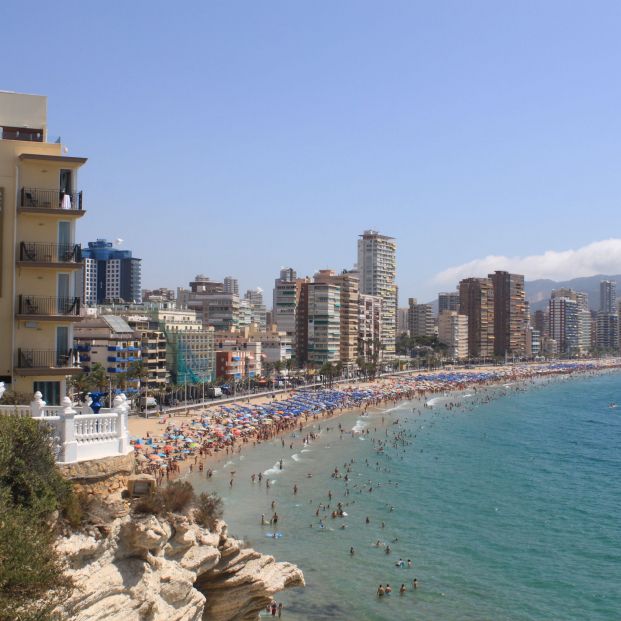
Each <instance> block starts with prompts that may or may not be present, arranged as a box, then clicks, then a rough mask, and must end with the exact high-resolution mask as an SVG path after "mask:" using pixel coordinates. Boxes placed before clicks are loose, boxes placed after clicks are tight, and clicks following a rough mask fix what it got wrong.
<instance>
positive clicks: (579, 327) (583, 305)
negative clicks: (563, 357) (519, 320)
mask: <svg viewBox="0 0 621 621" xmlns="http://www.w3.org/2000/svg"><path fill="white" fill-rule="evenodd" d="M550 297H551V298H552V299H555V298H567V299H568V300H572V301H573V302H575V303H576V309H575V315H576V319H575V321H576V327H575V330H576V331H577V339H578V341H577V345H576V346H575V347H574V346H573V345H572V343H571V342H569V347H570V349H569V350H568V349H567V346H568V342H567V341H566V340H564V339H562V338H560V333H559V332H558V330H559V325H558V322H559V317H562V315H559V312H560V311H559V312H557V313H556V316H555V317H554V321H555V322H556V323H555V328H554V329H555V330H557V336H556V337H554V336H553V335H552V334H551V333H550V336H553V338H555V340H556V341H557V343H558V347H559V353H564V354H586V353H588V352H589V351H590V350H591V347H592V344H591V324H592V320H591V311H590V310H589V296H588V294H586V293H583V292H582V291H574V290H573V289H570V288H568V287H562V288H560V289H555V290H554V291H552V293H551V294H550ZM569 314H570V324H569V325H568V328H567V329H566V330H567V331H568V334H569V335H570V341H571V338H572V334H573V331H574V326H573V325H571V322H572V321H573V310H571V309H570V312H569ZM563 329H564V330H565V328H563ZM550 330H551V328H550Z"/></svg>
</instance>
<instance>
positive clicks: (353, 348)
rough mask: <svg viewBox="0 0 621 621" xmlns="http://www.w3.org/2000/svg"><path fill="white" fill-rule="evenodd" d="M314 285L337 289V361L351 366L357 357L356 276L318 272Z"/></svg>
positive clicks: (329, 271)
mask: <svg viewBox="0 0 621 621" xmlns="http://www.w3.org/2000/svg"><path fill="white" fill-rule="evenodd" d="M313 280H314V282H316V283H331V284H333V285H336V286H338V287H339V296H340V297H339V304H340V310H339V317H340V327H339V360H340V361H341V362H342V363H343V365H345V366H347V365H349V366H352V367H353V365H354V364H355V363H356V358H357V357H358V303H359V302H358V297H359V295H360V292H359V290H358V286H359V282H358V274H357V273H356V272H348V271H343V272H342V273H340V274H337V273H336V272H334V271H333V270H320V271H319V272H317V273H316V274H315V276H314V278H313Z"/></svg>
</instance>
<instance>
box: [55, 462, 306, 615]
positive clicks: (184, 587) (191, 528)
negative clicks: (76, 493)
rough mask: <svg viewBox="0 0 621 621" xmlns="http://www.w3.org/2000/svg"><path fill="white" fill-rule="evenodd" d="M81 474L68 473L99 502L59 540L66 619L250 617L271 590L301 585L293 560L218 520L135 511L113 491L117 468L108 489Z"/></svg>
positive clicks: (268, 598)
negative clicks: (206, 524)
mask: <svg viewBox="0 0 621 621" xmlns="http://www.w3.org/2000/svg"><path fill="white" fill-rule="evenodd" d="M91 470H92V467H91ZM100 470H101V469H100ZM112 470H114V469H110V470H108V471H109V472H110V473H111V472H112ZM83 474H84V473H75V472H73V473H72V475H73V478H75V479H76V481H79V485H80V487H81V488H82V491H83V493H84V498H86V499H87V498H88V496H89V493H90V495H91V497H92V498H96V499H97V503H96V507H95V508H94V509H93V508H92V507H91V509H90V515H89V523H88V525H87V526H85V527H84V528H83V529H81V530H79V531H67V532H65V533H64V536H62V537H60V538H59V540H58V543H57V548H58V550H59V552H60V553H61V554H62V555H63V556H64V558H65V559H66V562H67V564H68V574H69V575H70V576H71V578H72V579H73V581H74V584H75V588H74V590H73V593H72V594H71V596H70V597H69V598H68V599H67V600H66V601H65V602H64V603H63V605H62V607H61V608H59V609H58V612H59V613H60V616H61V618H62V619H63V620H66V621H98V620H102V621H103V620H104V619H105V620H107V621H158V620H166V621H200V620H201V619H202V620H209V621H212V620H213V621H254V620H255V619H257V617H258V613H259V612H260V611H261V610H262V609H264V608H265V606H266V605H267V604H268V603H269V602H270V601H271V600H272V598H273V596H274V595H275V594H276V593H278V592H279V591H282V590H283V589H285V588H287V587H289V586H302V585H304V576H303V575H302V572H301V571H300V570H299V569H298V568H297V567H296V566H295V565H292V564H290V563H286V562H277V561H276V560H275V559H274V558H273V557H272V556H267V555H264V554H260V553H259V552H256V551H255V550H252V549H250V548H247V547H245V546H244V544H243V543H242V542H241V541H238V540H236V539H234V538H232V537H229V536H228V533H227V526H226V524H225V523H224V522H222V521H221V520H218V521H217V523H216V525H215V527H214V528H213V529H212V530H207V529H206V528H203V527H202V526H200V525H199V524H197V523H196V522H195V521H194V520H193V518H192V515H191V512H190V514H188V515H180V514H173V513H169V514H167V515H165V516H157V515H148V514H147V515H143V514H134V513H131V512H130V506H129V503H128V502H127V501H124V500H122V499H121V497H120V495H119V494H118V493H117V492H118V469H117V472H116V473H115V475H114V477H115V483H114V484H113V485H112V488H113V490H111V492H112V493H110V494H109V495H105V494H102V488H103V487H105V485H106V481H105V476H104V477H103V479H102V477H96V479H97V480H96V482H95V481H94V480H92V479H91V480H90V481H88V483H87V482H86V479H87V477H83V476H80V475H83ZM93 484H95V485H97V488H98V489H97V493H96V494H94V493H93V491H92V486H93ZM89 488H90V489H89ZM92 498H91V499H92Z"/></svg>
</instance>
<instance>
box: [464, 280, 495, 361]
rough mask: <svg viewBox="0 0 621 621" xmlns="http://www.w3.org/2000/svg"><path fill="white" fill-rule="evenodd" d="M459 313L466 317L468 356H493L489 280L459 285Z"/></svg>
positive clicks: (492, 302)
mask: <svg viewBox="0 0 621 621" xmlns="http://www.w3.org/2000/svg"><path fill="white" fill-rule="evenodd" d="M459 312H460V313H461V314H462V315H466V317H468V355H469V356H472V357H473V358H492V357H493V356H494V286H493V284H492V281H491V280H490V279H489V278H465V279H464V280H462V281H460V283H459Z"/></svg>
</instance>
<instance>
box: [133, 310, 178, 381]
mask: <svg viewBox="0 0 621 621" xmlns="http://www.w3.org/2000/svg"><path fill="white" fill-rule="evenodd" d="M123 318H124V319H125V321H126V322H127V324H128V325H129V327H130V328H132V330H134V331H135V332H136V333H137V334H139V335H140V347H141V352H142V364H143V366H144V370H145V372H146V377H145V381H146V384H147V387H148V388H149V389H151V390H161V389H163V388H164V387H165V386H166V383H167V381H168V370H167V368H166V335H165V334H164V332H163V331H162V330H159V329H158V324H157V322H155V321H153V320H152V319H150V318H149V317H147V316H146V315H137V314H129V313H127V314H124V315H123Z"/></svg>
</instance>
